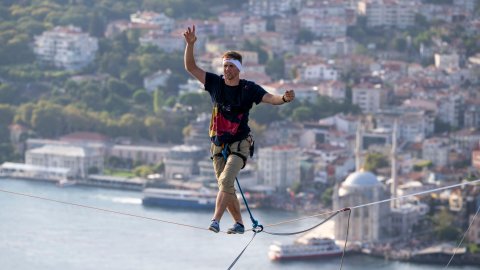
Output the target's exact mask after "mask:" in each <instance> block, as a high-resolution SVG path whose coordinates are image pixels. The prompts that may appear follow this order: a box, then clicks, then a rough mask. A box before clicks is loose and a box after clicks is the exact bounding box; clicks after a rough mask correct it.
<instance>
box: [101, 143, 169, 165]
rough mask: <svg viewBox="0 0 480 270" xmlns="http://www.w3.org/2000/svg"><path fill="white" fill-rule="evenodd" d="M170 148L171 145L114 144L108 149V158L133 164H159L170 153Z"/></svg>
mask: <svg viewBox="0 0 480 270" xmlns="http://www.w3.org/2000/svg"><path fill="white" fill-rule="evenodd" d="M171 148H172V146H171V145H166V146H151V145H148V146H146V145H121V144H116V145H114V146H112V148H111V149H110V153H109V156H110V157H117V158H120V159H122V160H131V161H133V162H142V163H146V164H159V163H162V162H164V160H165V157H166V156H167V153H168V152H169V151H170V149H171Z"/></svg>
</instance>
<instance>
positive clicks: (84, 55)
mask: <svg viewBox="0 0 480 270" xmlns="http://www.w3.org/2000/svg"><path fill="white" fill-rule="evenodd" d="M97 50H98V41H97V39H96V38H94V37H91V36H89V35H88V34H87V33H83V32H82V30H81V29H80V28H78V27H74V26H66V27H64V26H57V27H55V28H54V29H52V30H50V31H45V32H43V33H42V34H41V35H40V36H35V41H34V52H35V55H36V56H37V57H38V59H39V60H40V61H41V62H45V63H49V64H53V65H54V66H56V67H59V68H64V69H67V70H80V69H82V68H84V67H85V66H87V65H88V64H90V63H91V62H92V61H93V60H94V59H95V54H96V52H97Z"/></svg>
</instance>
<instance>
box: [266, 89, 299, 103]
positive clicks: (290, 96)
mask: <svg viewBox="0 0 480 270" xmlns="http://www.w3.org/2000/svg"><path fill="white" fill-rule="evenodd" d="M294 99H295V91H293V90H287V91H285V93H284V94H283V95H273V94H270V93H266V94H265V95H263V98H262V102H264V103H268V104H272V105H282V104H284V103H288V102H290V101H292V100H294Z"/></svg>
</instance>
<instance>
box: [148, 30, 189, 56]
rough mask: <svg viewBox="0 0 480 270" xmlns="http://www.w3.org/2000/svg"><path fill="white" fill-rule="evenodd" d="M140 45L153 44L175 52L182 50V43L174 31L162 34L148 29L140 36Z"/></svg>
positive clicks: (161, 48)
mask: <svg viewBox="0 0 480 270" xmlns="http://www.w3.org/2000/svg"><path fill="white" fill-rule="evenodd" d="M139 41H140V44H141V45H142V46H147V45H153V46H157V47H158V48H159V49H160V50H162V51H165V52H175V51H182V50H184V45H185V44H184V43H185V41H183V40H182V39H181V38H179V37H178V35H177V34H175V33H168V34H163V33H161V32H158V31H149V32H148V33H146V34H145V35H143V36H142V37H141V38H140V40H139Z"/></svg>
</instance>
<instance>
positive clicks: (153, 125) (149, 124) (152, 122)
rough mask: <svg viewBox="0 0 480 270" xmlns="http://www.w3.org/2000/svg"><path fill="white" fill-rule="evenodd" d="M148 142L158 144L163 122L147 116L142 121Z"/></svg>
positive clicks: (160, 119)
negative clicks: (148, 138)
mask: <svg viewBox="0 0 480 270" xmlns="http://www.w3.org/2000/svg"><path fill="white" fill-rule="evenodd" d="M144 125H145V128H146V129H147V132H148V135H149V137H150V140H152V141H153V142H158V138H159V135H160V134H161V133H162V131H163V130H164V128H165V121H164V120H163V119H162V118H160V117H155V116H147V117H146V118H145V121H144Z"/></svg>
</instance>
